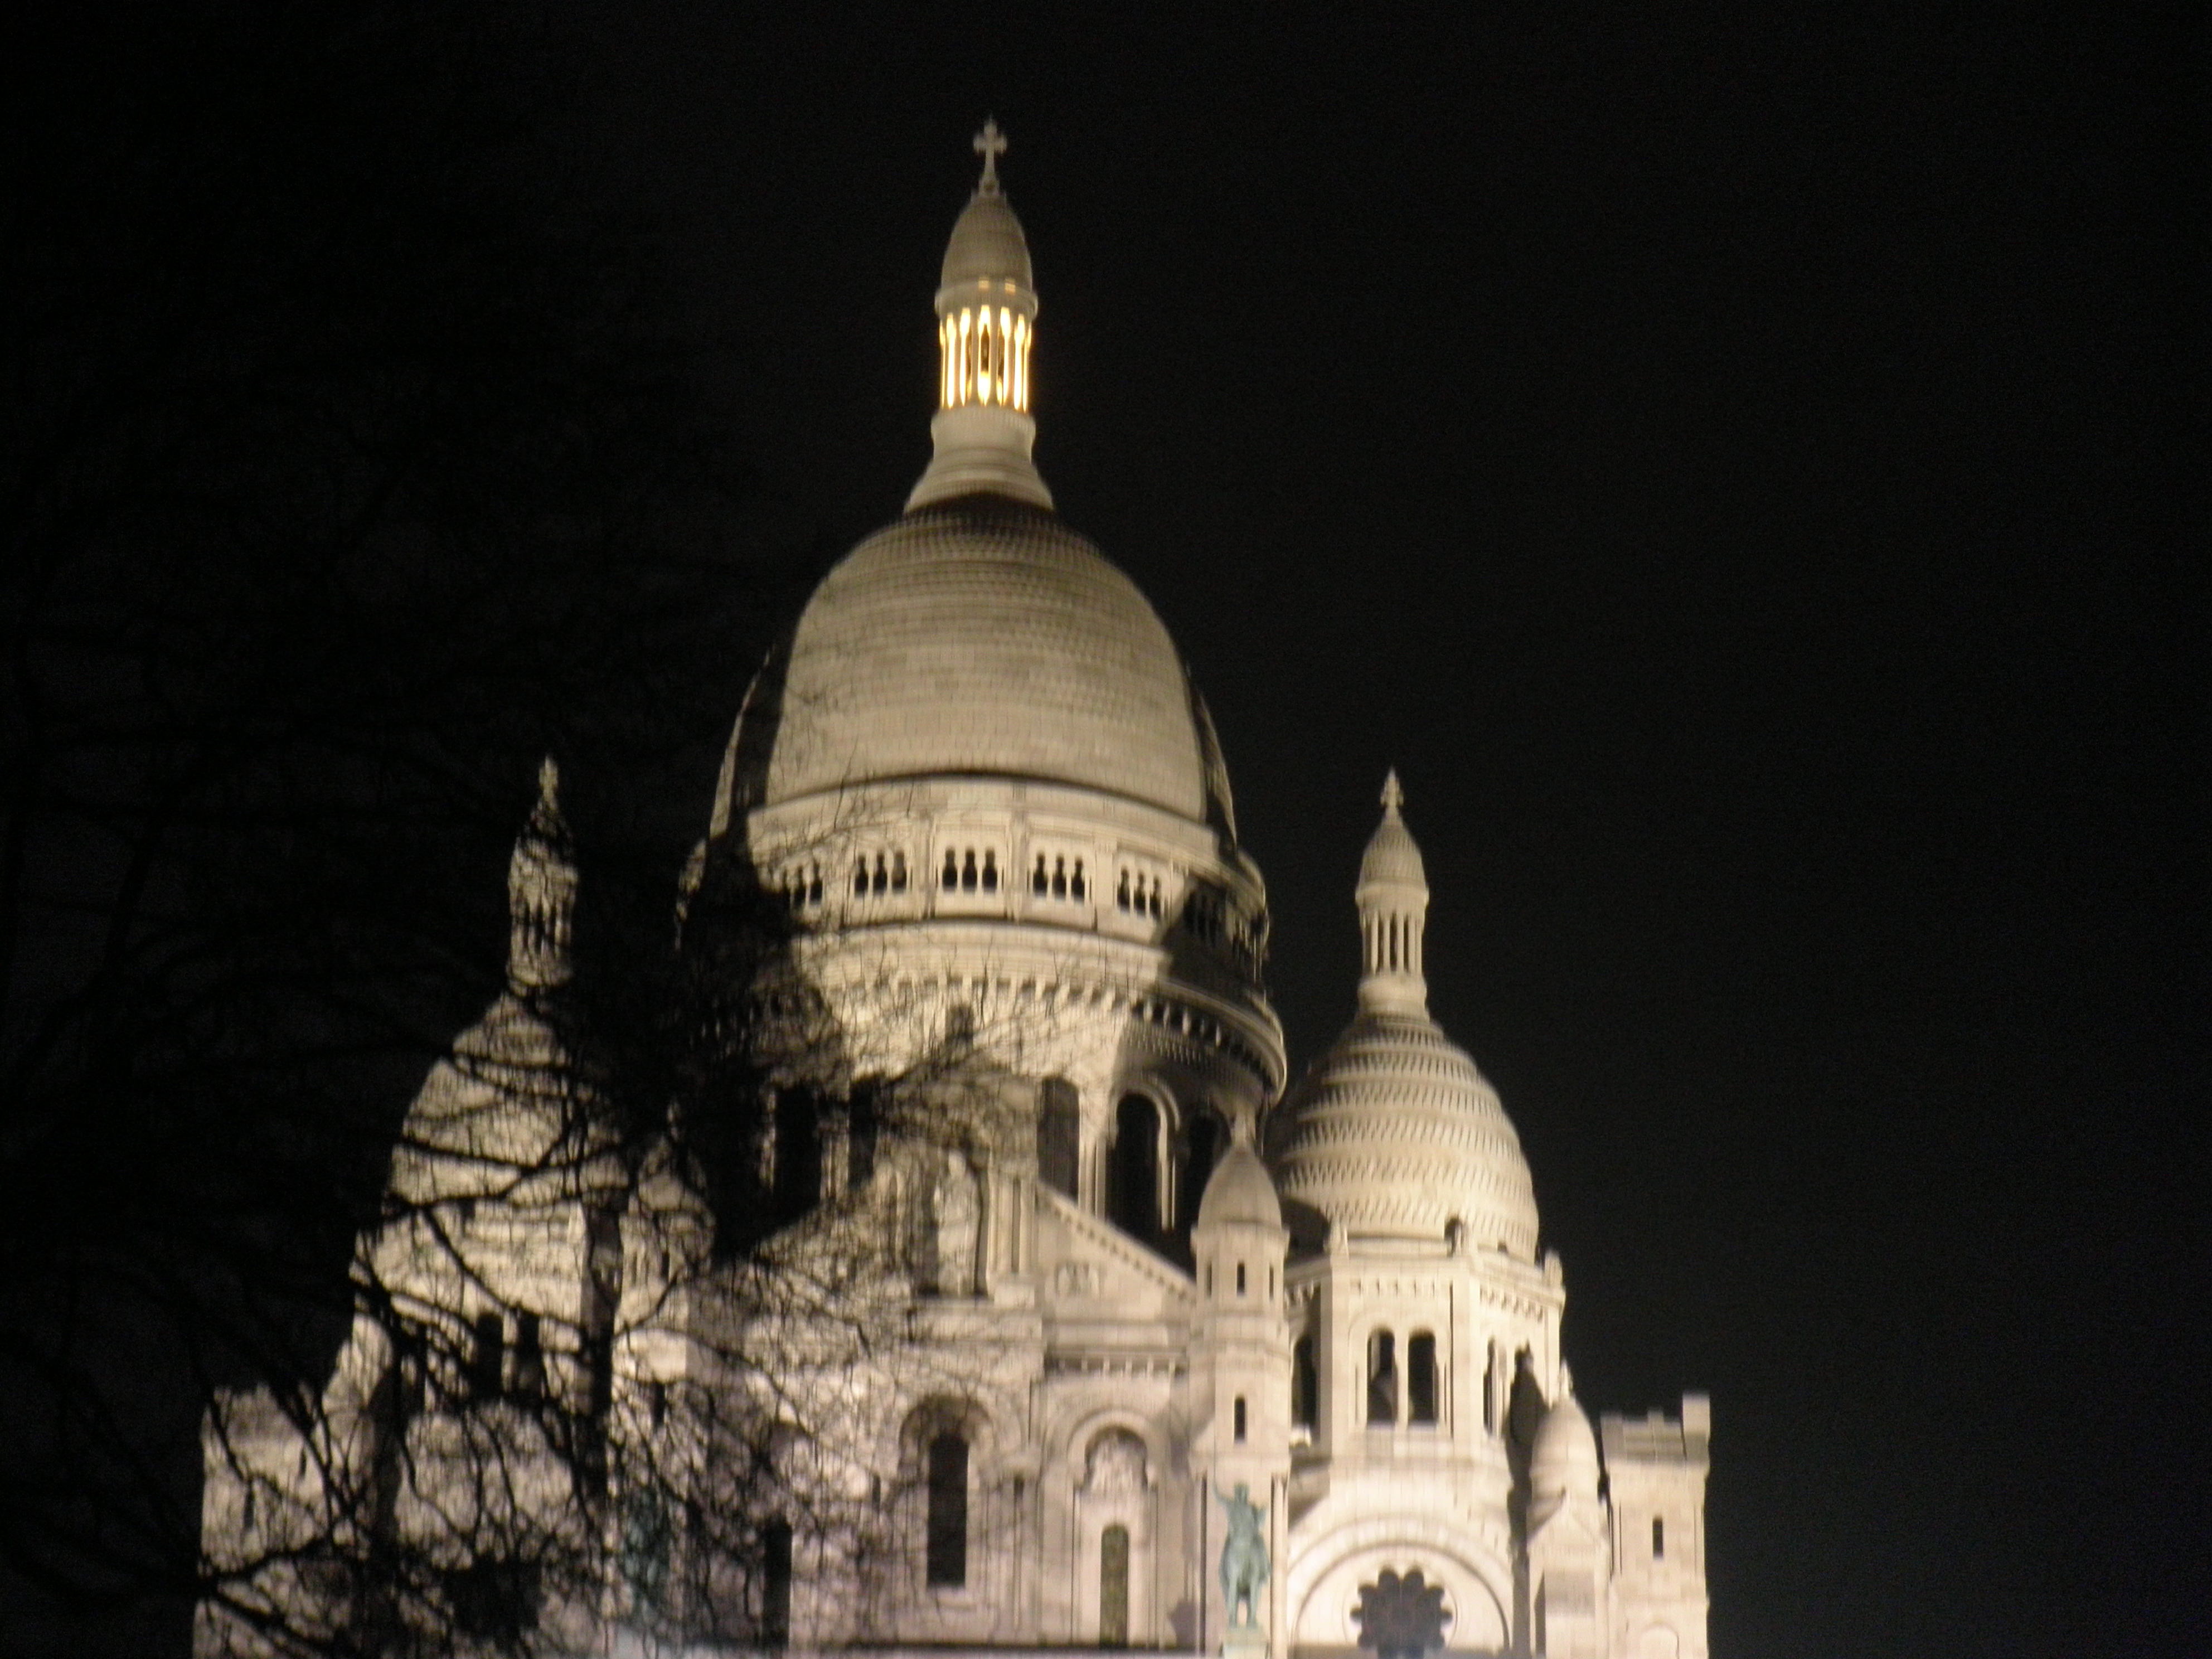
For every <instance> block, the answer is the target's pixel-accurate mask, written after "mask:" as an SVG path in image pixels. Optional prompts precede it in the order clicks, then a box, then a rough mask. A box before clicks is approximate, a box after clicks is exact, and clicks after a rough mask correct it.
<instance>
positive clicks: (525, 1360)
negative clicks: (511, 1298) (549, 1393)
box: [514, 1313, 545, 1401]
mask: <svg viewBox="0 0 2212 1659" xmlns="http://www.w3.org/2000/svg"><path fill="white" fill-rule="evenodd" d="M514 1392H515V1394H516V1395H517V1396H518V1397H519V1398H520V1399H523V1400H527V1401H536V1400H538V1399H539V1398H540V1397H541V1396H543V1395H544V1392H545V1346H544V1338H543V1336H542V1335H541V1334H540V1332H539V1328H538V1316H537V1315H536V1314H534V1313H526V1314H517V1315H516V1316H514Z"/></svg>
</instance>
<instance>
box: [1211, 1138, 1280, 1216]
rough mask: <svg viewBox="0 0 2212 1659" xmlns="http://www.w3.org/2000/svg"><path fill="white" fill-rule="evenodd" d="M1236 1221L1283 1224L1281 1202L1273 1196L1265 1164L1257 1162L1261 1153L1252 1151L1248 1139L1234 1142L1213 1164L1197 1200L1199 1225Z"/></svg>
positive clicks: (1270, 1180)
mask: <svg viewBox="0 0 2212 1659" xmlns="http://www.w3.org/2000/svg"><path fill="white" fill-rule="evenodd" d="M1239 1223H1241V1224H1243V1225H1248V1226H1255V1227H1280V1226H1281V1225H1283V1205H1282V1200H1280V1199H1279V1198H1277V1197H1276V1196H1275V1183H1274V1182H1273V1179H1272V1178H1271V1177H1270V1176H1268V1174H1267V1165H1266V1164H1262V1163H1261V1161H1260V1154H1259V1153H1257V1152H1255V1151H1253V1150H1252V1144H1251V1142H1249V1141H1248V1140H1239V1141H1238V1142H1237V1144H1236V1145H1235V1146H1231V1148H1230V1149H1229V1151H1228V1152H1227V1154H1226V1155H1225V1156H1224V1158H1222V1160H1221V1162H1220V1163H1218V1164H1215V1165H1214V1166H1213V1174H1212V1176H1210V1177H1208V1179H1207V1181H1206V1195H1205V1196H1204V1197H1203V1198H1201V1199H1200V1200H1198V1225H1200V1226H1201V1227H1220V1226H1228V1225H1236V1224H1239Z"/></svg>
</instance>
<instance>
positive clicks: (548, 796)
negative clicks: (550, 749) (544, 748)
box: [538, 755, 561, 806]
mask: <svg viewBox="0 0 2212 1659" xmlns="http://www.w3.org/2000/svg"><path fill="white" fill-rule="evenodd" d="M538 799H539V800H541V801H543V802H544V803H545V805H548V806H557V805H560V804H561V763H560V762H558V761H556V760H555V759H554V758H553V757H552V756H550V755H548V756H547V757H545V758H544V760H542V761H540V762H538Z"/></svg>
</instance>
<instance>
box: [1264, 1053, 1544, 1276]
mask: <svg viewBox="0 0 2212 1659" xmlns="http://www.w3.org/2000/svg"><path fill="white" fill-rule="evenodd" d="M1277 1121H1278V1122H1279V1124H1280V1125H1281V1126H1282V1127H1281V1128H1280V1129H1279V1132H1278V1138H1277V1139H1276V1142H1275V1157H1274V1164H1275V1176H1276V1182H1277V1185H1278V1186H1279V1188H1281V1190H1282V1194H1283V1196H1284V1197H1285V1199H1293V1200H1298V1201H1300V1202H1302V1203H1305V1204H1310V1205H1311V1206H1313V1207H1314V1208H1316V1209H1317V1210H1319V1211H1320V1212H1322V1215H1324V1216H1326V1217H1327V1218H1328V1219H1330V1220H1331V1221H1334V1222H1337V1223H1339V1224H1340V1225H1342V1226H1343V1227H1344V1229H1345V1230H1346V1231H1347V1232H1350V1233H1354V1234H1364V1235H1368V1236H1379V1237H1399V1238H1441V1237H1443V1233H1444V1229H1445V1226H1446V1224H1448V1223H1449V1222H1450V1221H1451V1220H1452V1219H1453V1218H1455V1217H1456V1218H1459V1219H1460V1220H1462V1221H1463V1222H1465V1223H1466V1224H1467V1227H1468V1233H1469V1237H1470V1241H1471V1242H1472V1243H1473V1244H1474V1247H1475V1248H1476V1249H1495V1248H1497V1247H1498V1246H1499V1245H1501V1244H1502V1245H1504V1247H1505V1248H1506V1249H1508V1250H1510V1251H1511V1252H1512V1254H1513V1255H1516V1256H1518V1257H1520V1258H1521V1259H1522V1260H1523V1261H1530V1260H1533V1259H1534V1256H1535V1254H1536V1195H1535V1190H1534V1183H1533V1182H1531V1181H1530V1180H1529V1178H1528V1162H1527V1160H1526V1159H1525V1158H1522V1155H1521V1139H1520V1137H1519V1136H1518V1135H1516V1134H1515V1133H1513V1125H1512V1124H1511V1123H1510V1121H1508V1120H1507V1118H1506V1116H1505V1109H1504V1107H1503V1106H1501V1105H1500V1104H1499V1103H1498V1095H1497V1092H1496V1091H1494V1090H1492V1088H1491V1086H1490V1085H1488V1084H1487V1083H1486V1082H1484V1081H1483V1079H1482V1075H1481V1073H1479V1072H1477V1071H1476V1070H1475V1067H1474V1060H1471V1059H1469V1058H1468V1055H1467V1054H1466V1052H1465V1051H1464V1050H1463V1049H1462V1048H1459V1047H1458V1046H1457V1045H1455V1043H1454V1042H1452V1041H1451V1039H1450V1038H1449V1037H1447V1036H1445V1035H1444V1034H1443V1030H1441V1029H1440V1028H1439V1027H1438V1026H1437V1023H1436V1022H1435V1021H1434V1020H1432V1019H1431V1018H1428V1017H1427V1016H1426V1015H1425V1014H1413V1013H1401V1012H1372V1011H1370V1012H1362V1013H1361V1014H1360V1015H1359V1016H1358V1018H1355V1019H1354V1020H1353V1021H1352V1024H1350V1025H1349V1026H1347V1027H1346V1029H1345V1032H1344V1035H1343V1036H1340V1037H1339V1038H1337V1040H1336V1042H1334V1044H1333V1045H1332V1046H1331V1047H1330V1048H1329V1050H1328V1053H1327V1054H1323V1055H1322V1057H1321V1058H1320V1059H1319V1060H1316V1062H1315V1063H1314V1066H1313V1068H1312V1070H1310V1072H1308V1073H1306V1075H1305V1077H1304V1079H1303V1080H1302V1081H1301V1082H1300V1083H1299V1084H1298V1086H1297V1089H1296V1090H1295V1091H1293V1092H1292V1093H1291V1096H1290V1097H1289V1098H1288V1099H1287V1100H1285V1102H1284V1105H1283V1109H1282V1113H1281V1115H1280V1116H1279V1118H1278V1120H1277Z"/></svg>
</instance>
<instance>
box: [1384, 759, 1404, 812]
mask: <svg viewBox="0 0 2212 1659" xmlns="http://www.w3.org/2000/svg"><path fill="white" fill-rule="evenodd" d="M1405 804H1406V792H1405V791H1404V790H1403V789H1401V788H1400V787H1398V769H1397V768H1396V767H1395V766H1394V767H1392V768H1391V769H1390V775H1389V776H1388V777H1386V778H1384V779H1383V811H1386V812H1388V813H1389V814H1390V816H1391V817H1397V816H1398V809H1399V808H1400V807H1401V806H1403V805H1405Z"/></svg>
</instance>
